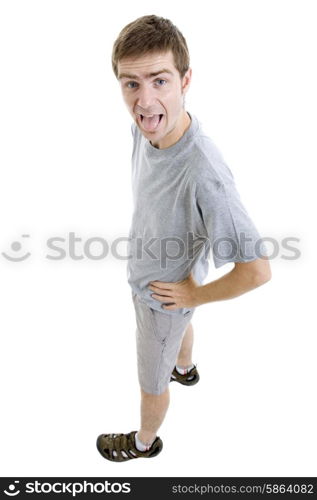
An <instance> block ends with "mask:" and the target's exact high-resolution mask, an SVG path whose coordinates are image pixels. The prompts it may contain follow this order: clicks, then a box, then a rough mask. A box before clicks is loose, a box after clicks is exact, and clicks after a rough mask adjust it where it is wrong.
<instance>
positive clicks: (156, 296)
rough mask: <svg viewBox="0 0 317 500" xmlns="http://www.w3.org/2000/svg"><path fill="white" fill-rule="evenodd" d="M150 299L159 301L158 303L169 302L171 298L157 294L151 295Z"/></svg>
mask: <svg viewBox="0 0 317 500" xmlns="http://www.w3.org/2000/svg"><path fill="white" fill-rule="evenodd" d="M151 297H153V298H154V299H156V300H159V301H160V302H167V301H168V302H171V300H170V299H171V297H169V296H167V295H159V294H158V293H151Z"/></svg>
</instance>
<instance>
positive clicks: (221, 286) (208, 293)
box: [197, 268, 265, 304]
mask: <svg viewBox="0 0 317 500" xmlns="http://www.w3.org/2000/svg"><path fill="white" fill-rule="evenodd" d="M264 282H265V281H263V280H261V279H259V278H258V277H257V275H253V274H249V273H243V272H241V271H240V270H237V269H235V268H234V269H232V271H230V272H229V273H227V274H225V275H224V276H221V278H219V279H217V280H215V281H211V282H210V283H206V285H202V286H200V287H198V288H197V300H198V302H199V304H206V303H208V302H215V301H217V300H227V299H232V298H234V297H238V296H239V295H242V294H244V293H246V292H249V291H250V290H253V289H254V288H257V287H259V286H261V285H262V284H263V283H264Z"/></svg>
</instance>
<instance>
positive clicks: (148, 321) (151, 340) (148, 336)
mask: <svg viewBox="0 0 317 500" xmlns="http://www.w3.org/2000/svg"><path fill="white" fill-rule="evenodd" d="M132 299H133V303H134V308H135V316H136V324H137V329H136V346H137V362H138V378H139V383H140V386H141V388H142V389H143V390H144V391H145V392H147V393H150V394H157V395H158V394H162V393H163V392H164V391H165V390H166V389H167V388H168V385H169V382H170V377H171V373H172V371H173V369H174V366H175V364H176V360H177V357H178V353H179V350H180V347H181V343H182V339H183V335H184V333H185V330H186V328H187V326H188V324H189V323H190V320H191V318H192V316H193V314H194V311H195V308H193V309H192V310H191V311H190V312H187V313H186V314H167V313H166V312H163V311H162V312H160V311H157V310H156V309H152V308H151V307H149V306H148V305H147V304H145V303H144V302H142V300H140V298H139V296H138V295H137V294H136V293H135V292H134V291H132Z"/></svg>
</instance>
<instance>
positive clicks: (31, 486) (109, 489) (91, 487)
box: [4, 481, 131, 497]
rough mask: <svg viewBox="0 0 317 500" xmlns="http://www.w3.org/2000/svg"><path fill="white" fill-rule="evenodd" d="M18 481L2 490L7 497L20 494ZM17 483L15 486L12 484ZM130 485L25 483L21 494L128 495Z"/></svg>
mask: <svg viewBox="0 0 317 500" xmlns="http://www.w3.org/2000/svg"><path fill="white" fill-rule="evenodd" d="M19 482H20V481H14V482H13V483H11V484H9V486H8V487H7V488H6V489H5V490H4V493H5V494H6V495H7V496H10V497H13V496H16V495H18V494H19V493H21V488H19V489H18V486H17V484H18V483H19ZM14 483H17V484H14ZM130 492H131V483H111V482H110V481H104V482H103V483H101V482H98V483H91V482H89V481H82V482H75V483H72V482H69V483H67V482H54V483H49V482H40V481H34V482H33V483H26V485H25V490H24V492H23V493H33V494H34V493H39V494H47V493H64V494H65V493H66V494H69V495H71V496H72V497H76V495H77V494H81V493H114V494H116V493H130Z"/></svg>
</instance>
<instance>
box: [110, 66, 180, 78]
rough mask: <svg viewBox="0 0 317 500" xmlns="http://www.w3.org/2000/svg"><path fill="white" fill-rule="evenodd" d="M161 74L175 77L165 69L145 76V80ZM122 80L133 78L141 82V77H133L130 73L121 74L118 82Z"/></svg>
mask: <svg viewBox="0 0 317 500" xmlns="http://www.w3.org/2000/svg"><path fill="white" fill-rule="evenodd" d="M161 73H168V74H170V75H173V73H172V71H171V70H169V69H166V68H163V69H160V70H159V71H154V72H152V73H148V74H147V75H145V78H151V77H152V76H157V75H160V74H161ZM122 78H132V79H133V80H139V77H138V76H137V75H131V74H129V73H120V75H119V76H118V80H121V79H122Z"/></svg>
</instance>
